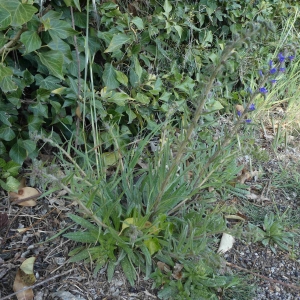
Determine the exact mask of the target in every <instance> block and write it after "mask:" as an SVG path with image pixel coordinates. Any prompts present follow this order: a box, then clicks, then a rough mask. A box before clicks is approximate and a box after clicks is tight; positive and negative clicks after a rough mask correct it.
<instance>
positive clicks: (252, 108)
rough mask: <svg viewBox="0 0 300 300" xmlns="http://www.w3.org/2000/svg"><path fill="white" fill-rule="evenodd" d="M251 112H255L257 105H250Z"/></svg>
mask: <svg viewBox="0 0 300 300" xmlns="http://www.w3.org/2000/svg"><path fill="white" fill-rule="evenodd" d="M249 110H250V111H253V110H255V104H254V103H252V104H250V106H249Z"/></svg>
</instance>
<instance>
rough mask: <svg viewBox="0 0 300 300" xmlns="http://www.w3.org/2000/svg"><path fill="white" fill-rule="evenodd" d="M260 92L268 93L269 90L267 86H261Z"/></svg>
mask: <svg viewBox="0 0 300 300" xmlns="http://www.w3.org/2000/svg"><path fill="white" fill-rule="evenodd" d="M259 91H260V93H262V94H266V93H267V92H268V90H267V89H266V88H265V87H261V88H259Z"/></svg>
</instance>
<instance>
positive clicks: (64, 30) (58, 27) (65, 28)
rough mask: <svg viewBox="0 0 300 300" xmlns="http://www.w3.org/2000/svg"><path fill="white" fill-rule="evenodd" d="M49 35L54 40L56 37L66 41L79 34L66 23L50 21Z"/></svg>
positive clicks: (55, 20)
mask: <svg viewBox="0 0 300 300" xmlns="http://www.w3.org/2000/svg"><path fill="white" fill-rule="evenodd" d="M49 33H50V35H51V37H52V38H53V37H54V36H59V37H60V38H61V39H66V38H68V37H70V36H73V35H75V34H77V31H76V30H74V29H73V28H72V26H71V24H69V23H67V22H66V21H62V20H57V19H50V28H49Z"/></svg>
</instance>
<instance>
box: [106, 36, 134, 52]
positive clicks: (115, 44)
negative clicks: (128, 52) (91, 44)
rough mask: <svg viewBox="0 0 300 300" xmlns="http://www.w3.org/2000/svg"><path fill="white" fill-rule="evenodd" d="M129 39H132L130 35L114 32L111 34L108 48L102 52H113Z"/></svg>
mask: <svg viewBox="0 0 300 300" xmlns="http://www.w3.org/2000/svg"><path fill="white" fill-rule="evenodd" d="M129 41H132V38H131V37H130V36H128V35H126V34H124V33H119V34H116V35H114V36H113V38H112V40H111V42H110V44H109V46H108V48H107V49H106V50H105V51H104V53H108V52H115V51H116V50H119V49H120V48H121V47H122V46H123V45H124V44H126V43H127V42H129Z"/></svg>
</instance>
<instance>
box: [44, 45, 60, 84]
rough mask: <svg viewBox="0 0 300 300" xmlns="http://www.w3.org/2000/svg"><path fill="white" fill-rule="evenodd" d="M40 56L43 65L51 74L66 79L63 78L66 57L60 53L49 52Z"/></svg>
mask: <svg viewBox="0 0 300 300" xmlns="http://www.w3.org/2000/svg"><path fill="white" fill-rule="evenodd" d="M38 56H39V58H40V60H41V62H42V64H43V65H45V66H46V67H47V68H48V70H49V72H50V73H52V74H53V75H54V76H56V77H58V78H60V79H62V80H63V79H64V77H63V63H64V55H63V53H62V52H59V51H52V50H51V51H48V52H43V53H38Z"/></svg>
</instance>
